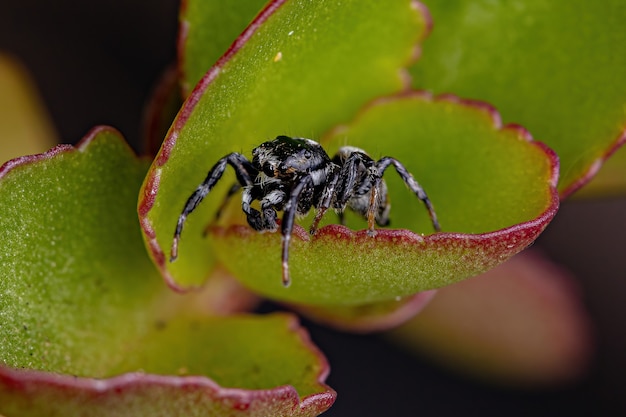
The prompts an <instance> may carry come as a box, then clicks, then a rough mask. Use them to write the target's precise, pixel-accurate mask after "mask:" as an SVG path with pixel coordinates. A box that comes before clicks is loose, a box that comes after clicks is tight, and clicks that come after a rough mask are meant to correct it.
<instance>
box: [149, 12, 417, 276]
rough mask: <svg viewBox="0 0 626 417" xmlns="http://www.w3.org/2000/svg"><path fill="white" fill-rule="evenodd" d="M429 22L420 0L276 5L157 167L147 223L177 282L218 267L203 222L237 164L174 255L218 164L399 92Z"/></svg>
mask: <svg viewBox="0 0 626 417" xmlns="http://www.w3.org/2000/svg"><path fill="white" fill-rule="evenodd" d="M426 27H427V23H426V21H425V19H424V17H423V15H422V13H421V9H420V7H419V6H418V4H417V3H415V2H412V1H410V0H393V1H388V2H384V3H382V2H370V3H367V4H364V3H363V2H359V1H344V2H341V3H336V2H331V1H317V2H308V1H297V0H291V1H272V2H270V3H269V4H268V6H267V7H266V8H265V9H264V11H263V13H261V14H260V15H259V16H258V17H257V18H256V19H255V21H254V22H253V24H252V25H251V26H249V27H248V29H247V30H246V31H245V32H244V33H243V34H242V35H241V36H240V37H239V38H238V39H237V41H236V43H235V44H234V45H233V47H232V48H231V49H229V51H228V53H227V54H226V55H225V56H224V57H222V58H221V59H220V61H218V63H217V64H216V65H215V66H214V67H213V68H212V69H211V70H210V71H209V72H208V73H207V74H206V75H205V76H204V78H203V79H202V80H201V81H200V83H199V84H198V85H197V86H196V89H195V90H194V92H193V93H192V94H191V96H190V97H189V99H188V100H187V102H186V103H185V105H184V106H183V108H182V109H181V112H180V113H179V115H178V117H177V119H176V121H175V122H174V125H173V126H172V128H171V130H170V132H169V134H168V136H167V138H166V139H165V142H164V144H163V147H162V148H161V151H160V153H159V155H158V156H157V158H156V160H155V162H154V163H153V166H152V167H151V169H150V171H149V173H148V177H147V179H146V183H145V185H144V191H143V197H142V199H141V200H140V204H139V213H140V217H141V223H142V228H143V231H144V234H145V236H146V240H147V242H148V246H149V248H150V252H151V254H152V256H153V258H154V260H155V263H156V264H157V266H158V267H159V268H160V269H161V271H162V273H163V275H164V276H165V277H166V280H167V281H168V283H169V284H170V285H171V286H173V287H175V288H183V287H190V286H196V285H199V284H201V283H202V282H203V281H204V280H205V278H206V277H207V276H208V275H209V273H210V271H211V270H212V269H213V268H214V267H215V264H216V258H215V256H214V255H213V254H212V253H211V250H210V246H209V245H210V242H209V239H204V238H203V236H202V235H203V233H202V231H203V229H204V228H205V226H206V224H207V223H208V222H209V220H210V219H211V218H212V217H213V214H214V212H215V210H216V209H217V207H218V206H219V204H220V202H221V199H222V196H223V195H224V194H225V192H226V190H227V189H228V187H229V186H230V185H231V183H232V182H233V181H234V180H235V178H234V175H233V174H232V172H230V171H229V172H228V173H227V174H226V175H225V176H224V178H223V179H222V180H221V182H220V183H219V184H218V186H217V187H216V188H215V189H214V190H213V191H212V195H213V196H218V197H217V198H210V199H207V200H205V202H204V204H203V205H202V206H201V207H199V208H198V209H197V210H196V212H194V215H193V216H191V217H190V218H189V220H188V222H187V224H186V226H185V232H184V237H183V239H182V240H181V244H180V248H179V258H178V260H177V261H176V263H173V264H170V263H169V262H166V258H167V257H169V252H170V247H171V244H172V236H173V233H174V229H175V227H176V221H177V219H178V216H179V215H180V212H181V209H182V207H183V205H184V203H185V201H186V200H187V198H188V197H189V195H190V194H191V193H192V192H193V191H194V190H195V189H196V187H197V186H198V184H199V183H200V182H201V181H202V180H203V179H204V177H205V175H206V172H207V171H208V170H209V169H210V168H211V166H212V165H213V164H214V163H216V162H217V160H218V159H219V158H221V157H223V156H224V155H227V154H229V153H231V152H233V151H236V152H246V153H247V152H249V151H250V150H251V149H252V148H253V147H254V146H256V145H258V144H259V143H261V142H263V141H265V140H268V139H272V138H274V137H276V136H277V135H279V134H289V135H294V136H307V137H311V138H319V137H320V135H321V134H322V133H323V132H325V131H327V130H328V129H330V128H331V127H332V126H334V125H335V124H336V123H339V122H345V121H347V120H349V119H350V118H351V117H352V116H353V115H354V114H355V113H356V111H357V110H358V108H359V107H360V106H361V105H362V103H364V102H366V101H368V100H371V99H372V98H374V97H376V96H379V95H381V94H386V93H390V92H394V91H399V90H400V89H402V88H403V87H404V86H405V79H404V77H403V70H402V69H403V68H404V67H405V66H406V65H407V64H408V63H409V62H410V61H411V59H412V58H413V57H414V55H415V49H416V44H417V42H418V40H419V39H421V38H422V37H423V36H424V34H425V31H426ZM381 28H384V30H381ZM190 30H191V29H190ZM166 254H167V255H166Z"/></svg>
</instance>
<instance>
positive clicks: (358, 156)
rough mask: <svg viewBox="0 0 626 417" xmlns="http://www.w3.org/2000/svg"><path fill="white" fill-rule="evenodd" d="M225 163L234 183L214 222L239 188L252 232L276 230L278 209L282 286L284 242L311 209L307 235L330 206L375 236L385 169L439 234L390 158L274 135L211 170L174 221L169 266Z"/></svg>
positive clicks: (382, 211) (382, 213)
mask: <svg viewBox="0 0 626 417" xmlns="http://www.w3.org/2000/svg"><path fill="white" fill-rule="evenodd" d="M227 165H231V166H232V167H233V168H234V170H235V174H236V176H237V181H238V182H237V183H235V184H234V185H233V186H232V187H231V188H230V190H229V191H228V194H227V196H226V199H225V200H224V202H223V203H222V205H221V207H220V209H218V211H217V213H216V218H219V216H220V214H221V211H222V209H223V208H224V207H225V205H226V202H227V201H228V199H229V198H230V197H231V196H232V195H233V194H235V193H236V192H237V191H238V190H239V189H241V188H242V187H243V192H242V201H241V208H242V210H243V212H244V213H245V214H246V216H247V220H248V223H249V224H250V226H251V227H252V228H253V229H255V230H257V231H271V232H274V231H276V230H278V223H277V214H276V211H277V210H282V211H283V212H284V214H283V218H282V221H281V224H280V227H281V235H282V279H283V284H284V285H285V286H288V285H289V284H290V277H289V263H288V260H289V241H290V239H291V232H292V230H293V225H294V221H295V218H296V216H300V215H305V214H306V213H308V212H309V210H310V209H311V208H312V207H313V208H315V209H316V213H315V218H314V219H313V222H312V224H311V227H310V233H311V234H315V232H316V231H317V227H318V224H319V222H320V220H321V219H322V217H323V216H324V213H326V210H328V209H329V208H332V209H335V210H337V212H338V213H339V218H340V220H341V223H342V224H343V223H344V218H343V211H344V209H345V208H346V207H348V208H350V209H351V210H353V211H354V212H356V213H358V214H360V215H362V216H363V217H365V218H366V219H367V223H368V234H369V235H370V236H374V235H375V234H376V231H375V230H374V223H377V224H378V225H380V226H387V225H388V224H389V209H390V205H389V200H388V197H387V185H386V184H385V181H384V180H383V178H382V177H383V173H384V172H385V170H386V169H387V168H388V167H389V166H390V165H393V167H394V168H395V169H396V171H397V172H398V174H399V175H400V177H402V179H403V180H404V182H405V183H406V185H407V186H408V187H409V189H410V190H411V191H412V192H413V193H414V194H415V195H416V196H417V198H419V199H420V200H422V201H423V202H424V205H425V206H426V209H427V210H428V214H429V215H430V219H431V221H432V224H433V227H434V229H435V231H439V230H440V227H439V223H438V222H437V215H436V214H435V211H434V209H433V206H432V204H431V202H430V200H429V199H428V196H427V195H426V193H425V192H424V190H423V189H422V187H421V186H420V185H419V184H418V183H417V181H415V179H414V178H413V176H412V175H411V174H410V173H409V172H408V171H407V170H406V168H405V167H404V165H402V164H401V163H400V162H399V161H398V160H396V159H395V158H390V157H384V158H381V159H379V160H378V161H375V160H373V159H372V158H370V157H369V156H368V155H367V154H366V153H365V152H364V151H363V150H361V149H359V148H355V147H352V146H344V147H342V148H341V149H339V151H338V152H337V154H336V155H335V156H334V158H333V159H332V160H331V159H330V157H329V156H328V154H327V153H326V151H324V149H323V148H322V146H321V145H320V144H319V143H317V142H315V141H313V140H311V139H304V138H290V137H288V136H278V137H277V138H276V139H274V140H272V141H268V142H265V143H262V144H261V145H259V146H257V147H256V148H254V149H253V150H252V161H249V160H248V159H246V157H245V156H243V155H242V154H240V153H236V152H233V153H231V154H228V155H226V156H225V157H223V158H222V159H220V160H219V161H218V162H217V163H216V164H215V165H214V166H213V168H211V170H210V171H209V173H208V174H207V177H206V179H205V180H204V182H202V184H200V185H199V186H198V188H197V189H196V191H195V192H194V193H193V194H192V195H191V197H189V199H188V200H187V202H186V203H185V206H184V208H183V211H182V213H181V214H180V217H179V218H178V223H177V225H176V231H175V232H174V240H173V243H172V250H171V256H170V262H173V261H174V260H176V258H177V256H178V241H179V239H180V234H181V232H182V230H183V225H184V224H185V220H186V218H187V216H188V215H189V214H190V213H191V212H192V211H193V210H194V209H195V208H196V207H197V206H198V204H200V202H201V201H202V200H203V199H204V197H206V195H207V194H208V193H209V192H210V191H211V189H212V188H213V187H214V186H215V184H216V183H217V182H218V181H219V179H220V178H221V177H222V174H223V173H224V171H225V170H226V166H227ZM255 200H258V201H259V203H260V209H261V210H260V211H259V210H257V209H255V208H253V207H252V206H251V204H252V202H253V201H255Z"/></svg>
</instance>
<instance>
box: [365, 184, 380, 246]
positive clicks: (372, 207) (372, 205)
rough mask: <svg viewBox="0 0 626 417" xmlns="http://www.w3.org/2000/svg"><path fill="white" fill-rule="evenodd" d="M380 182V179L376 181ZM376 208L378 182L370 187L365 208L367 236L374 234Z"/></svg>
mask: <svg viewBox="0 0 626 417" xmlns="http://www.w3.org/2000/svg"><path fill="white" fill-rule="evenodd" d="M378 183H380V181H378ZM377 209H378V184H376V185H375V186H373V187H372V189H371V190H370V201H369V206H368V208H367V234H368V235H369V236H375V235H376V230H375V227H374V226H375V225H376V210H377Z"/></svg>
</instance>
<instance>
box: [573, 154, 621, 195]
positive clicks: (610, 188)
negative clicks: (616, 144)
mask: <svg viewBox="0 0 626 417" xmlns="http://www.w3.org/2000/svg"><path fill="white" fill-rule="evenodd" d="M597 168H598V173H597V174H595V173H594V174H595V175H594V176H593V178H592V180H591V181H590V182H589V184H587V185H586V186H585V187H583V188H582V189H580V190H579V191H577V192H576V193H575V194H574V198H594V197H607V196H622V195H625V194H626V147H624V146H622V147H621V148H619V149H616V151H615V153H614V154H611V155H610V157H609V155H607V160H606V162H604V163H603V164H602V165H601V166H600V164H598V167H597Z"/></svg>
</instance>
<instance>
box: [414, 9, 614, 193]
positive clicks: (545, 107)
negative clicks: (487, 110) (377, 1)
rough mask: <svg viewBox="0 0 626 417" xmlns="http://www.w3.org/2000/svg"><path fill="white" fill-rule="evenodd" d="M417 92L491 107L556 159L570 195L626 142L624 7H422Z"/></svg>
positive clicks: (563, 190) (562, 183) (562, 184)
mask: <svg viewBox="0 0 626 417" xmlns="http://www.w3.org/2000/svg"><path fill="white" fill-rule="evenodd" d="M424 3H425V4H426V6H427V7H428V9H429V10H430V12H431V13H432V17H433V21H434V29H433V31H432V34H431V35H430V36H429V38H428V39H427V41H426V42H425V43H424V48H423V53H422V56H421V59H420V61H419V62H418V63H417V65H416V66H415V67H414V68H413V71H412V73H413V75H414V85H415V86H416V87H418V88H425V89H429V90H432V91H434V92H435V93H442V92H445V93H454V94H456V95H459V96H462V97H467V98H472V99H478V100H485V101H488V102H490V103H492V104H493V105H495V106H496V107H497V108H498V110H499V111H500V112H501V114H502V116H503V118H504V120H505V121H510V122H515V123H521V124H522V125H523V126H525V127H526V128H527V129H529V131H530V132H531V133H532V134H533V136H534V137H535V139H537V140H539V141H542V142H545V143H546V144H548V145H549V146H550V147H552V148H553V149H554V150H555V151H556V152H557V154H558V155H559V158H560V161H561V179H560V183H559V190H560V192H561V194H562V195H568V194H570V193H571V192H573V191H574V190H576V189H577V188H578V187H580V186H581V185H582V184H583V183H585V182H586V181H587V180H588V179H589V177H590V176H591V175H593V173H595V171H596V170H597V166H598V164H600V163H601V162H602V161H603V159H604V156H605V154H606V153H607V151H608V150H610V149H614V148H615V147H616V146H618V145H619V144H621V143H623V142H624V141H626V131H625V129H624V125H625V123H626V112H625V111H624V109H625V108H626V107H625V106H626V77H624V68H626V26H625V25H624V24H623V17H624V16H625V15H626V3H625V2H623V1H621V0H607V1H605V2H603V3H602V5H601V6H600V7H599V6H598V5H597V4H595V3H590V2H586V1H583V0H574V1H567V2H546V1H542V0H528V1H524V2H522V3H519V2H493V1H490V0H478V1H475V0H471V1H470V0H454V1H450V0H426V1H425V2H424Z"/></svg>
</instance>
